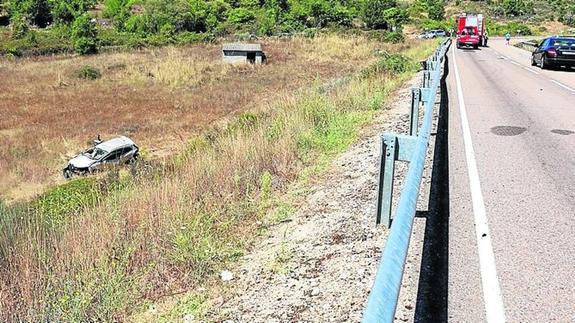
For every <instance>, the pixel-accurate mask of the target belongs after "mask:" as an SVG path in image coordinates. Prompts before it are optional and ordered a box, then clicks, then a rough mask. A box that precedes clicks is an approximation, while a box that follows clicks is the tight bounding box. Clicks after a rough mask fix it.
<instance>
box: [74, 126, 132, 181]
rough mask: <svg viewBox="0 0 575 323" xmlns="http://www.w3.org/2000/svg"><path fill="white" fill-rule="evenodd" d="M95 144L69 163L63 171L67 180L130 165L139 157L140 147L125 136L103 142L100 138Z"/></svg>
mask: <svg viewBox="0 0 575 323" xmlns="http://www.w3.org/2000/svg"><path fill="white" fill-rule="evenodd" d="M94 143H95V145H94V147H92V148H90V149H87V150H85V151H84V152H82V153H80V154H78V155H77V156H76V157H74V158H72V159H71V160H70V161H69V162H68V165H67V166H66V168H64V170H63V174H64V177H65V178H71V177H72V176H74V175H87V174H91V173H93V172H95V171H100V170H105V169H108V168H111V167H115V166H118V165H122V164H129V163H132V162H134V161H136V159H138V156H139V150H140V149H139V148H138V146H136V144H135V143H134V142H133V141H132V140H131V139H130V138H128V137H125V136H120V137H116V138H114V139H110V140H106V141H101V140H100V139H99V136H98V140H95V141H94Z"/></svg>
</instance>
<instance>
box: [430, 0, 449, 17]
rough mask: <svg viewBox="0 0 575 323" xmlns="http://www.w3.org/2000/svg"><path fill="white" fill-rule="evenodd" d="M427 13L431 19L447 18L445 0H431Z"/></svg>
mask: <svg viewBox="0 0 575 323" xmlns="http://www.w3.org/2000/svg"><path fill="white" fill-rule="evenodd" d="M427 13H428V15H429V18H430V19H433V20H443V19H445V3H444V1H443V0H430V1H429V3H428V4H427Z"/></svg>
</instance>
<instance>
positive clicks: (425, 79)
mask: <svg viewBox="0 0 575 323" xmlns="http://www.w3.org/2000/svg"><path fill="white" fill-rule="evenodd" d="M430 65H431V62H427V68H430ZM428 83H429V70H425V71H423V86H422V87H424V88H426V87H428Z"/></svg>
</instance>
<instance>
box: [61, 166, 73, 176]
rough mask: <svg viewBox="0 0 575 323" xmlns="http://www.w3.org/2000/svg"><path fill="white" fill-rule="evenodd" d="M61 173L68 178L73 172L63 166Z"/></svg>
mask: <svg viewBox="0 0 575 323" xmlns="http://www.w3.org/2000/svg"><path fill="white" fill-rule="evenodd" d="M63 175H64V178H65V179H70V178H72V175H73V173H72V171H71V170H70V169H69V168H68V167H66V168H64V171H63Z"/></svg>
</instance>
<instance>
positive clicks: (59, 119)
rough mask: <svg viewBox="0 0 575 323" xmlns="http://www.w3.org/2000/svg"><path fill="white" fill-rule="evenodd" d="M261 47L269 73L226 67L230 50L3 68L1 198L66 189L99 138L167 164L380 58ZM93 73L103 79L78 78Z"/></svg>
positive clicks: (327, 40)
mask: <svg viewBox="0 0 575 323" xmlns="http://www.w3.org/2000/svg"><path fill="white" fill-rule="evenodd" d="M262 43H263V47H264V50H265V51H266V54H267V56H268V59H269V60H268V61H269V64H267V65H264V66H230V65H226V64H224V63H222V62H221V56H220V55H221V54H220V49H221V44H204V45H194V46H189V47H177V48H162V49H149V50H141V51H134V52H126V53H107V54H101V55H96V56H87V57H65V56H59V57H41V58H23V59H16V60H10V59H7V58H0V79H1V80H2V81H1V82H0V115H1V116H2V117H1V118H0V147H2V149H1V150H0V198H3V199H5V200H8V201H10V200H17V199H25V198H30V197H32V196H34V195H36V194H38V193H40V192H42V190H43V189H45V187H46V186H48V185H51V184H54V183H59V182H62V181H63V179H62V176H61V168H63V166H65V164H66V161H67V160H68V158H69V157H71V156H73V155H74V154H76V153H78V152H79V151H80V150H82V149H84V148H86V146H87V145H88V144H89V142H90V141H91V140H92V139H94V138H95V137H96V136H97V135H98V134H100V135H102V137H103V138H104V139H105V138H109V137H113V136H117V135H127V136H130V137H132V138H133V139H134V140H135V141H136V143H137V144H139V146H141V147H142V151H143V155H144V157H148V158H156V159H161V158H163V157H166V156H170V155H171V154H173V153H174V152H176V151H178V150H181V148H182V146H183V145H185V144H186V142H187V140H189V138H190V136H191V135H193V134H195V133H199V132H202V131H205V130H206V129H209V128H210V127H213V126H214V125H215V124H218V123H224V122H226V120H228V119H229V118H230V117H231V116H234V115H237V114H238V113H240V112H242V111H246V110H252V109H257V108H261V107H265V105H266V103H267V102H272V101H277V99H278V97H280V98H281V96H282V95H283V94H285V93H290V92H293V91H294V90H297V89H299V88H302V87H305V86H313V84H315V83H316V82H318V83H319V81H320V80H321V82H324V81H325V80H329V79H331V78H335V77H336V76H341V75H345V74H349V73H350V72H353V71H357V70H359V69H361V68H362V67H363V66H365V65H367V64H369V63H371V62H373V60H374V59H376V56H375V52H376V49H378V48H380V47H379V46H380V45H379V44H378V43H377V42H376V41H372V40H368V39H366V38H364V37H360V36H358V37H355V36H346V37H342V36H335V35H327V36H320V37H316V38H314V39H304V38H301V39H300V38H296V39H291V40H281V39H267V40H263V41H262ZM86 65H89V66H92V67H95V68H96V69H98V70H99V71H100V73H101V77H100V78H99V79H96V80H86V79H81V78H78V77H77V76H76V74H77V71H78V70H79V69H80V68H81V67H82V66H86Z"/></svg>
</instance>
